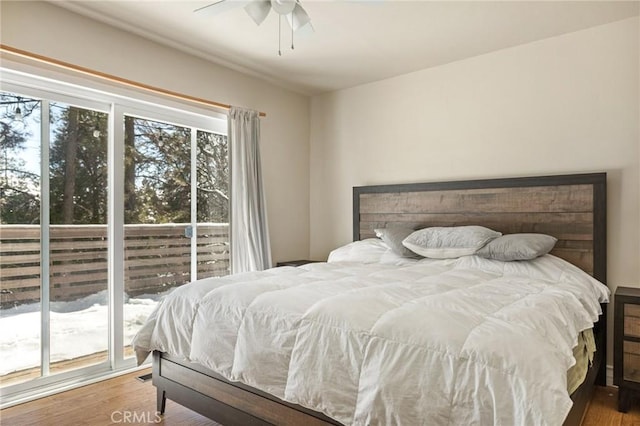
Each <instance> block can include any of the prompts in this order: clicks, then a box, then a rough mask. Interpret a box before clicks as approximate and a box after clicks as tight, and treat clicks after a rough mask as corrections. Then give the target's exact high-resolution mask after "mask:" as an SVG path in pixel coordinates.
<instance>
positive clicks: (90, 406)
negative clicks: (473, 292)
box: [0, 370, 640, 426]
mask: <svg viewBox="0 0 640 426" xmlns="http://www.w3.org/2000/svg"><path fill="white" fill-rule="evenodd" d="M147 372H149V371H147V370H143V371H138V372H135V373H131V374H127V375H124V376H120V377H116V378H114V379H110V380H105V381H103V382H99V383H95V384H92V385H88V386H84V387H81V388H78V389H73V390H70V391H67V392H62V393H59V394H57V395H53V396H49V397H46V398H42V399H38V400H35V401H31V402H27V403H25V404H21V405H17V406H15V407H10V408H6V409H4V410H1V411H0V424H2V425H3V426H4V425H11V426H14V425H15V426H22V425H25V426H27V425H29V426H30V425H38V426H49V425H51V426H58V425H68V426H73V425H77V426H85V425H91V426H94V425H95V426H100V425H113V424H127V425H148V426H152V425H166V426H176V425H185V426H220V425H218V424H217V423H215V422H213V421H211V420H209V419H207V418H205V417H203V416H201V415H199V414H198V413H195V412H193V411H191V410H189V409H187V408H185V407H183V406H181V405H179V404H176V403H174V402H173V401H171V400H167V408H166V414H165V415H164V416H163V417H156V416H155V410H156V405H155V404H156V397H155V388H154V387H153V385H152V384H151V381H148V382H144V383H143V382H140V381H139V380H137V379H136V377H138V376H140V375H142V374H145V373H147ZM617 396H618V391H617V389H616V388H596V392H595V394H594V396H593V399H592V400H591V403H590V405H589V409H588V410H587V413H586V415H585V418H584V421H583V422H582V426H632V425H633V426H640V405H638V404H635V405H633V406H632V408H631V410H629V412H628V413H624V414H623V413H619V412H618V411H617V409H616V407H617ZM124 416H129V417H128V419H125V417H124ZM134 416H136V417H134ZM125 420H127V421H125ZM134 420H135V421H134Z"/></svg>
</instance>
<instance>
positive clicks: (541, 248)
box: [476, 234, 558, 262]
mask: <svg viewBox="0 0 640 426" xmlns="http://www.w3.org/2000/svg"><path fill="white" fill-rule="evenodd" d="M557 241H558V240H557V239H556V238H555V237H552V236H551V235H546V234H509V235H503V236H502V237H500V238H496V239H495V240H493V241H490V242H489V244H487V245H486V246H484V247H482V249H480V250H479V251H478V253H476V254H477V255H478V256H480V257H484V258H486V259H494V260H502V261H503V262H509V261H512V260H530V259H535V258H536V257H540V256H542V255H545V254H547V253H549V252H550V251H551V250H552V249H553V246H555V244H556V242H557Z"/></svg>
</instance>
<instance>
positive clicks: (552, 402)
mask: <svg viewBox="0 0 640 426" xmlns="http://www.w3.org/2000/svg"><path fill="white" fill-rule="evenodd" d="M329 260H330V262H328V263H314V264H309V265H305V266H303V267H299V268H293V267H282V268H275V269H271V270H268V271H262V272H255V273H246V274H238V275H233V276H229V277H223V278H212V279H205V280H201V281H195V282H193V283H190V284H188V285H185V286H182V287H180V288H178V289H176V290H175V291H174V292H173V293H171V294H170V295H169V296H167V297H166V298H165V299H163V300H162V301H161V302H160V304H159V306H158V307H157V308H156V310H155V311H154V312H153V314H152V315H151V316H150V318H149V320H148V321H147V323H146V324H145V325H144V326H143V327H142V329H141V331H140V332H139V333H138V335H137V336H136V338H135V339H134V342H133V346H134V348H135V350H136V353H137V354H138V357H139V360H143V359H144V358H145V357H146V356H147V354H148V353H149V351H152V350H159V351H162V352H166V353H168V354H170V355H173V356H177V357H180V358H183V359H185V360H186V361H189V362H195V363H199V364H201V365H203V366H205V367H207V368H209V369H211V370H213V371H215V372H217V373H218V374H220V375H222V376H223V377H225V378H227V379H229V380H231V381H237V382H241V383H244V384H247V385H249V386H252V387H255V388H257V389H260V390H262V391H265V392H268V393H270V394H272V395H274V396H276V397H278V398H281V399H283V400H285V401H288V402H291V403H294V404H299V405H301V406H303V407H307V408H309V409H312V410H315V411H318V412H322V413H324V414H326V415H328V416H329V417H331V418H333V419H336V420H337V421H339V422H341V423H343V424H345V425H351V424H353V425H370V424H396V425H420V424H425V425H427V424H428V425H440V424H443V425H444V424H467V425H474V424H475V425H486V424H505V425H511V424H539V425H545V424H550V425H557V424H561V423H562V421H563V420H564V418H565V417H566V415H567V413H568V412H569V409H570V407H571V404H572V402H571V399H570V398H569V394H568V392H567V386H568V384H567V370H569V369H570V368H571V367H572V366H573V365H574V364H575V363H576V359H575V357H574V352H573V348H574V347H576V346H577V345H578V337H577V336H579V335H580V333H581V332H582V331H584V330H588V329H590V328H592V327H593V323H594V322H595V321H597V318H598V315H599V314H600V313H601V307H600V303H601V302H606V301H608V297H609V290H608V289H607V288H606V287H605V286H604V285H602V284H601V283H599V282H598V281H596V280H595V279H593V278H592V277H590V276H589V275H588V274H586V273H584V272H583V271H581V270H579V269H578V268H576V267H574V266H573V265H570V264H569V263H567V262H565V261H563V260H561V259H559V258H556V257H554V256H551V255H546V256H543V257H540V258H538V259H535V260H532V261H526V262H499V261H493V260H488V259H482V258H480V257H477V256H464V257H460V258H458V259H446V260H434V259H422V260H419V261H418V260H410V259H406V258H401V257H399V256H397V255H394V254H393V253H392V252H391V251H390V250H389V249H388V247H386V246H385V245H384V244H383V243H382V242H380V241H379V240H365V241H360V242H356V243H352V244H349V245H347V246H345V247H343V248H341V249H338V250H337V251H335V252H333V253H332V255H331V256H330V258H329Z"/></svg>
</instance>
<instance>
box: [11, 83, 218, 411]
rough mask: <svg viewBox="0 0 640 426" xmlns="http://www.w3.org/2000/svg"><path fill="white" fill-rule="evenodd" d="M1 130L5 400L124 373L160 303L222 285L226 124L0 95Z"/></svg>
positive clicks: (47, 97) (32, 92) (24, 89)
mask: <svg viewBox="0 0 640 426" xmlns="http://www.w3.org/2000/svg"><path fill="white" fill-rule="evenodd" d="M7 88H11V89H13V90H7ZM119 102H120V103H119ZM0 126H1V127H0V148H1V151H0V356H1V359H2V363H0V397H2V401H3V402H4V401H6V398H9V399H11V398H14V397H16V398H18V397H19V396H20V394H21V393H24V392H32V393H33V392H34V390H36V391H37V390H38V389H44V388H47V387H49V388H51V387H55V386H57V385H60V384H64V383H68V382H69V381H70V380H72V381H75V382H79V381H81V378H82V377H85V378H87V377H97V376H99V375H100V374H105V373H108V372H110V371H114V370H118V369H124V368H129V367H133V366H134V365H135V364H134V360H133V359H131V358H132V355H133V354H132V350H131V339H132V338H133V336H134V335H135V333H136V332H137V331H138V330H139V329H140V327H141V326H142V324H143V323H144V321H145V320H146V318H147V317H148V316H149V314H150V313H151V312H152V310H153V309H154V308H155V306H156V304H157V303H158V301H159V300H160V298H161V297H162V296H163V295H165V294H167V293H168V292H170V291H172V290H173V289H174V288H176V287H178V286H181V285H184V284H186V283H188V282H190V281H192V280H195V279H198V278H204V277H210V276H219V275H226V274H228V273H229V223H228V222H229V203H228V201H229V169H228V158H227V153H228V150H227V139H226V136H225V133H226V120H224V119H212V118H209V117H206V116H200V115H196V114H187V113H182V112H180V111H175V110H162V109H160V108H158V107H152V106H149V105H146V104H140V105H136V104H135V103H134V102H133V101H131V100H130V99H116V100H114V101H112V102H107V99H102V98H101V99H100V100H98V101H95V100H93V99H88V98H83V97H79V96H78V97H77V96H74V95H70V94H67V93H58V92H49V91H44V90H42V89H34V88H31V87H28V86H21V85H11V84H6V83H3V91H2V92H0Z"/></svg>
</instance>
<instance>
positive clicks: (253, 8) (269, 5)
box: [194, 0, 313, 56]
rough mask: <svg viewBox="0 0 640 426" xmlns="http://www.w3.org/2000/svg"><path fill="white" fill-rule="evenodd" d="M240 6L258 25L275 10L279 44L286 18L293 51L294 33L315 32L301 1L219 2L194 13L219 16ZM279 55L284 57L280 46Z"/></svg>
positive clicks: (231, 0)
mask: <svg viewBox="0 0 640 426" xmlns="http://www.w3.org/2000/svg"><path fill="white" fill-rule="evenodd" d="M240 6H244V10H245V11H246V12H247V14H248V15H249V16H250V17H251V19H253V21H254V22H255V23H256V25H260V24H262V23H263V22H264V20H265V19H267V16H268V15H269V12H270V11H271V10H273V11H274V12H275V13H276V14H277V15H278V43H279V41H280V32H281V21H282V17H283V16H284V17H286V19H287V22H288V23H289V26H290V27H291V49H293V48H294V46H293V34H294V32H296V33H301V32H305V33H308V32H313V26H312V25H311V18H309V15H308V14H307V12H306V11H305V10H304V8H303V7H302V5H301V4H300V1H299V0H219V1H217V2H215V3H211V4H208V5H206V6H203V7H200V8H198V9H196V10H194V13H199V14H208V15H217V14H219V13H222V12H225V11H227V10H230V9H235V8H237V7H240ZM278 55H280V56H281V55H282V51H281V50H280V46H278Z"/></svg>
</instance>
